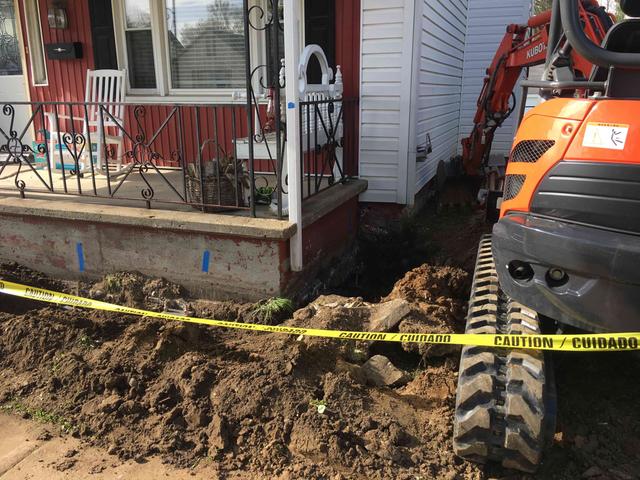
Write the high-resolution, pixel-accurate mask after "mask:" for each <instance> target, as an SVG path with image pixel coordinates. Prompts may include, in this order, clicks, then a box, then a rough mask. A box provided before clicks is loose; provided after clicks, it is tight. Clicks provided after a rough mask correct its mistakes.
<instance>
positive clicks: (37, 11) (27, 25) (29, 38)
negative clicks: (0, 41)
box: [14, 0, 49, 87]
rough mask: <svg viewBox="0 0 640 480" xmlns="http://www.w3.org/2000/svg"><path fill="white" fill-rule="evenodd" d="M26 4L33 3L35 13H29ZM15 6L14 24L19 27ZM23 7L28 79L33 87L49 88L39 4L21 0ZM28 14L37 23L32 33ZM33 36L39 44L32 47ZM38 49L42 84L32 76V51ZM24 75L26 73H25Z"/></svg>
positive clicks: (18, 10)
mask: <svg viewBox="0 0 640 480" xmlns="http://www.w3.org/2000/svg"><path fill="white" fill-rule="evenodd" d="M27 2H33V4H34V6H35V12H29V11H28V10H31V6H28V5H27ZM14 6H15V9H16V11H15V15H16V24H17V25H20V23H18V21H19V20H20V13H19V12H20V9H19V8H18V5H16V4H15V3H14ZM23 7H24V12H25V16H26V17H27V18H26V22H25V25H24V29H25V33H26V37H27V47H28V53H29V67H30V75H29V76H30V77H31V79H30V80H31V84H32V85H33V86H34V87H47V86H49V70H48V68H47V56H46V54H45V51H44V38H43V37H42V17H41V16H40V2H39V1H38V0H23ZM29 13H32V15H33V16H34V17H35V19H36V21H37V23H38V24H37V26H34V28H36V29H37V31H36V32H34V31H33V29H32V28H31V22H30V21H29V17H30V15H29ZM20 27H21V28H22V25H20ZM33 35H36V36H37V37H38V39H39V44H38V45H36V46H34V45H33ZM20 40H21V41H20V43H22V39H20ZM36 48H37V49H38V50H39V51H40V55H42V65H43V67H44V72H43V73H44V80H43V81H42V82H36V79H35V76H34V66H33V51H34V50H35V49H36ZM25 74H26V71H25Z"/></svg>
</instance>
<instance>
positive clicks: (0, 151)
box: [0, 102, 282, 212]
mask: <svg viewBox="0 0 640 480" xmlns="http://www.w3.org/2000/svg"><path fill="white" fill-rule="evenodd" d="M122 106H124V109H122V108H115V107H122ZM257 110H258V113H257V114H253V118H256V119H257V118H259V117H260V116H261V114H260V111H259V109H257ZM118 111H121V112H122V111H123V113H122V114H121V115H120V116H117V115H116V114H115V112H118ZM247 118H248V115H247V106H246V105H242V104H224V105H220V104H216V105H183V104H180V105H168V104H145V105H142V104H95V103H78V102H43V103H28V102H16V103H13V104H3V105H0V190H7V189H9V190H13V191H17V192H18V193H19V194H20V196H22V197H26V196H27V195H30V194H36V193H37V194H43V193H44V194H63V195H77V196H85V197H86V196H89V197H94V198H96V199H101V200H104V201H110V200H114V199H117V200H126V201H129V202H142V204H143V205H146V206H147V207H148V208H151V207H152V206H156V204H184V205H190V206H192V207H194V208H196V209H198V210H202V211H206V212H214V211H216V212H218V211H220V212H222V211H238V210H254V209H252V206H255V204H256V192H261V195H262V197H261V198H262V199H263V202H264V199H265V197H266V193H265V192H269V193H270V194H273V195H274V196H277V192H279V190H280V189H279V188H278V185H277V183H276V182H275V181H274V180H272V178H271V177H273V178H276V177H278V176H279V173H281V169H282V166H281V165H279V164H278V162H277V159H276V156H275V152H273V153H271V150H272V149H270V146H269V145H267V132H264V131H261V130H260V129H258V131H259V132H260V133H259V134H256V133H254V135H253V136H251V137H250V136H248V128H247ZM256 123H257V124H259V125H261V124H260V122H258V121H257V120H256ZM249 145H252V146H253V148H254V149H255V148H260V147H262V150H261V151H262V152H263V155H262V157H261V158H260V159H254V161H253V162H250V161H249V160H248V158H249V156H248V153H247V150H248V148H249V147H248V146H249ZM256 175H257V176H256ZM252 179H253V182H251V180H252ZM264 179H266V184H267V185H266V186H265V185H264ZM258 182H260V183H261V186H262V188H256V186H255V184H256V183H258ZM274 192H276V193H274Z"/></svg>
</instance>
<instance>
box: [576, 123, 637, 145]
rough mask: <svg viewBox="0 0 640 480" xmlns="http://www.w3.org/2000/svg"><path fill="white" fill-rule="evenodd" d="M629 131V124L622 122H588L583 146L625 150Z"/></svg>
mask: <svg viewBox="0 0 640 480" xmlns="http://www.w3.org/2000/svg"><path fill="white" fill-rule="evenodd" d="M628 133H629V125H624V124H620V123H587V128H586V130H585V132H584V140H583V141H582V146H583V147H593V148H608V149H610V150H624V145H625V143H627V134H628Z"/></svg>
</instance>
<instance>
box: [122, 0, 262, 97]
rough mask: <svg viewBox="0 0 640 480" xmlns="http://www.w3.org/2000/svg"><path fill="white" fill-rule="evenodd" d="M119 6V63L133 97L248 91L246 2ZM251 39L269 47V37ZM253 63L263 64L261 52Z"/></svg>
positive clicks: (140, 0) (181, 0)
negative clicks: (126, 74)
mask: <svg viewBox="0 0 640 480" xmlns="http://www.w3.org/2000/svg"><path fill="white" fill-rule="evenodd" d="M255 1H260V2H261V1H262V0H251V2H252V3H253V2H255ZM114 5H115V8H114V25H115V31H116V36H117V38H118V46H119V48H118V58H119V64H120V65H121V68H126V69H127V72H128V77H129V93H131V94H134V95H135V94H143V95H146V94H151V95H159V96H167V95H187V94H195V95H201V94H210V95H213V94H220V95H225V96H226V95H229V94H230V93H231V92H232V91H237V90H239V89H244V87H245V85H246V80H245V59H246V56H245V51H244V49H245V37H244V14H243V0H115V1H114ZM250 34H251V35H252V39H251V44H252V47H254V46H258V45H262V47H261V48H264V37H263V35H264V34H263V33H262V32H254V31H253V30H251V32H250ZM254 35H255V36H256V37H261V38H254V37H253V36H254ZM252 58H254V59H255V61H256V62H259V61H260V59H261V53H259V52H257V53H255V52H254V54H253V55H252ZM260 63H264V61H261V62H260Z"/></svg>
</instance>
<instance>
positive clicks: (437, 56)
mask: <svg viewBox="0 0 640 480" xmlns="http://www.w3.org/2000/svg"><path fill="white" fill-rule="evenodd" d="M417 1H419V2H420V5H419V10H418V11H419V12H420V13H421V18H420V19H419V21H418V22H417V23H416V29H417V32H416V33H417V35H416V42H418V43H419V55H418V56H417V57H416V60H415V61H416V62H417V64H416V65H415V67H414V68H416V69H417V82H416V83H417V84H416V90H415V92H414V94H415V106H414V108H415V117H414V118H415V122H416V125H415V132H414V133H413V134H414V136H415V140H414V141H415V143H414V144H412V147H413V149H412V151H413V152H415V151H416V150H415V147H416V146H420V145H423V144H424V143H425V141H426V137H427V134H429V135H430V137H431V144H432V147H433V151H432V152H431V153H430V154H429V155H428V157H427V159H426V160H425V161H423V162H419V163H417V164H416V165H415V184H414V186H415V192H418V191H419V190H420V189H421V188H422V187H423V186H424V185H426V184H427V182H428V181H429V180H431V179H432V178H433V177H434V176H435V174H436V168H437V166H438V162H439V161H440V160H447V159H449V158H450V157H452V156H454V155H455V154H456V151H457V145H458V137H459V125H460V123H459V122H460V98H461V97H460V96H461V92H462V77H463V68H464V50H465V33H466V29H467V0H417ZM409 162H415V154H413V155H412V156H411V155H410V156H409Z"/></svg>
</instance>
